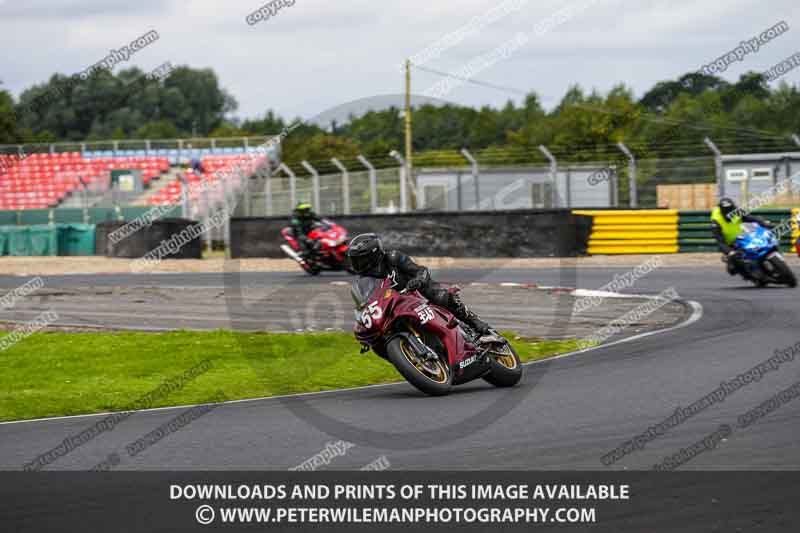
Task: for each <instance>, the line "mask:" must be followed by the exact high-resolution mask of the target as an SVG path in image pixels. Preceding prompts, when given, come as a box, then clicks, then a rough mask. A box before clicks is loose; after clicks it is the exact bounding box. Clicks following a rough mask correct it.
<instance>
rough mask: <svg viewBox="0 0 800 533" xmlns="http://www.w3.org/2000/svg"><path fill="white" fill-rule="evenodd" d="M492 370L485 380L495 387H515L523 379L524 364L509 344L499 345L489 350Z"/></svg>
mask: <svg viewBox="0 0 800 533" xmlns="http://www.w3.org/2000/svg"><path fill="white" fill-rule="evenodd" d="M489 357H490V358H491V360H492V370H491V371H490V372H489V373H488V374H486V375H485V376H483V379H484V380H485V381H487V382H489V383H491V384H492V385H494V386H495V387H513V386H514V385H516V384H517V383H519V382H520V380H521V379H522V373H523V370H522V362H521V361H520V360H519V355H517V352H516V350H514V348H513V346H511V344H509V343H505V344H503V345H497V346H496V347H494V348H492V349H491V350H489Z"/></svg>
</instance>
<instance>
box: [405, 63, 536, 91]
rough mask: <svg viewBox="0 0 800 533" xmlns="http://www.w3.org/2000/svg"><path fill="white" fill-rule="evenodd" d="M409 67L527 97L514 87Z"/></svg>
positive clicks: (419, 66) (423, 68)
mask: <svg viewBox="0 0 800 533" xmlns="http://www.w3.org/2000/svg"><path fill="white" fill-rule="evenodd" d="M411 66H412V67H414V68H416V69H418V70H423V71H425V72H429V73H431V74H437V75H439V76H444V77H446V78H455V79H457V80H461V81H463V82H465V83H472V84H473V85H480V86H482V87H488V88H489V89H495V90H498V91H504V92H510V93H514V94H520V95H522V96H527V95H528V93H527V92H526V91H523V90H522V89H517V88H515V87H504V86H502V85H497V84H494V83H489V82H487V81H481V80H476V79H475V78H465V77H463V76H459V75H457V74H451V73H448V72H442V71H441V70H436V69H432V68H429V67H423V66H421V65H414V64H413V63H412V64H411Z"/></svg>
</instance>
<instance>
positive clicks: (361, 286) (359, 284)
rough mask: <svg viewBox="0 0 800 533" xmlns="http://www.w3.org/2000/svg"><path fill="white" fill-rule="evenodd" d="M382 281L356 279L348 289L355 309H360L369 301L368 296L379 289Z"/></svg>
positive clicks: (364, 278) (366, 278)
mask: <svg viewBox="0 0 800 533" xmlns="http://www.w3.org/2000/svg"><path fill="white" fill-rule="evenodd" d="M382 282H383V280H380V279H377V278H368V277H363V278H358V279H357V280H355V281H354V282H353V285H352V286H351V287H350V295H351V296H352V297H353V301H354V302H355V304H356V308H358V309H361V308H362V307H364V306H365V305H367V302H368V301H369V299H370V296H372V294H373V293H374V292H375V291H376V290H378V289H379V288H380V287H381V284H382Z"/></svg>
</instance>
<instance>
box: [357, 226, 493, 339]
mask: <svg viewBox="0 0 800 533" xmlns="http://www.w3.org/2000/svg"><path fill="white" fill-rule="evenodd" d="M347 255H348V257H349V258H350V267H351V268H352V270H353V271H354V272H355V273H356V274H359V275H361V276H368V277H373V278H386V277H388V278H390V279H391V280H392V281H393V285H392V286H393V287H394V288H395V289H396V290H398V291H401V290H403V289H407V290H409V291H413V290H417V291H419V292H420V294H422V295H423V296H424V297H425V298H427V299H428V300H429V301H430V302H432V303H434V304H436V305H438V306H440V307H444V308H445V309H447V310H449V311H450V312H451V313H453V314H454V315H455V316H456V318H458V319H459V320H461V321H462V322H464V323H466V324H467V325H468V326H469V327H471V328H472V329H474V330H475V331H476V332H477V333H478V334H480V335H486V334H488V333H489V332H490V331H489V330H490V329H491V328H490V326H489V325H488V324H487V323H486V322H484V321H483V320H481V319H480V318H479V317H478V315H476V314H475V313H474V312H472V311H471V310H470V309H469V308H468V307H467V305H466V304H465V303H464V300H462V299H461V295H460V293H459V289H458V287H444V286H442V285H440V284H439V283H436V282H434V281H433V280H432V279H431V274H430V271H429V270H428V269H427V268H426V267H424V266H422V265H418V264H416V263H415V262H414V261H413V260H412V259H411V257H409V256H408V255H406V254H404V253H403V252H400V251H398V250H388V251H384V249H383V244H382V243H381V240H380V238H379V237H378V236H377V235H376V234H374V233H364V234H362V235H358V236H357V237H356V238H354V239H353V240H352V241H351V242H350V246H349V248H348V251H347Z"/></svg>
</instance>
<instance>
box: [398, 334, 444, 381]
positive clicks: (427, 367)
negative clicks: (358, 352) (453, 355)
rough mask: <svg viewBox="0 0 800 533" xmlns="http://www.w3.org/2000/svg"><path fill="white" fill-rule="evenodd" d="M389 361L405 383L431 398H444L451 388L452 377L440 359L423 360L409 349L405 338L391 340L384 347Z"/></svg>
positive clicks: (409, 346)
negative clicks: (404, 379)
mask: <svg viewBox="0 0 800 533" xmlns="http://www.w3.org/2000/svg"><path fill="white" fill-rule="evenodd" d="M386 354H387V356H388V359H389V361H391V363H392V364H393V365H394V366H395V368H396V369H397V371H398V372H400V374H402V376H403V377H404V378H406V381H408V382H409V383H411V384H412V385H414V386H415V387H416V388H418V389H419V390H421V391H422V392H424V393H425V394H429V395H431V396H444V395H445V394H448V393H449V392H450V388H451V387H452V386H453V375H452V373H451V372H450V368H448V366H447V364H445V363H444V362H443V361H442V360H441V359H440V358H438V357H437V358H435V359H431V360H423V359H422V358H420V357H418V356H417V355H416V354H415V353H414V351H413V350H412V349H411V345H410V343H409V341H408V338H407V337H404V336H400V337H395V338H394V339H392V340H391V341H390V342H389V344H388V345H387V346H386Z"/></svg>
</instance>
